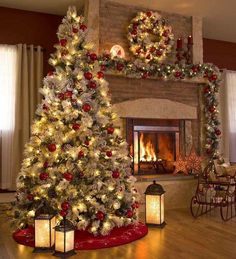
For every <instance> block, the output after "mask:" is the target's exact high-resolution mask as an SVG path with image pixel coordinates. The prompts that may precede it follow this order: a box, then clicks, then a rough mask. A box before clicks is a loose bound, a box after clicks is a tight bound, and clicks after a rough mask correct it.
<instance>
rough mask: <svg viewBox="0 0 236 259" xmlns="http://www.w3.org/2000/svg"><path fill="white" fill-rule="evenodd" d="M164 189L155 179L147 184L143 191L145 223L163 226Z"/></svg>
mask: <svg viewBox="0 0 236 259" xmlns="http://www.w3.org/2000/svg"><path fill="white" fill-rule="evenodd" d="M164 193H165V191H164V189H163V187H162V186H161V185H160V184H157V183H156V181H153V184H151V185H149V186H148V187H147V189H146V191H145V201H146V204H145V218H146V224H147V225H151V226H155V227H160V228H163V227H164V226H165V225H166V223H165V220H164Z"/></svg>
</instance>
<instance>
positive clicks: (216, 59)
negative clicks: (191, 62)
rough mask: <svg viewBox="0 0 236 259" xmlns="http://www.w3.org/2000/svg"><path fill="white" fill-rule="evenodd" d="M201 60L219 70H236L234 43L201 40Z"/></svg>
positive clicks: (235, 47) (235, 46) (235, 48)
mask: <svg viewBox="0 0 236 259" xmlns="http://www.w3.org/2000/svg"><path fill="white" fill-rule="evenodd" d="M203 59H204V62H208V63H214V64H215V65H217V66H218V67H219V68H222V69H223V68H227V69H229V70H236V43H233V42H227V41H220V40H211V39H203Z"/></svg>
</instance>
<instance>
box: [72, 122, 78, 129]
mask: <svg viewBox="0 0 236 259" xmlns="http://www.w3.org/2000/svg"><path fill="white" fill-rule="evenodd" d="M72 129H73V130H79V129H80V124H79V123H74V124H73V126H72Z"/></svg>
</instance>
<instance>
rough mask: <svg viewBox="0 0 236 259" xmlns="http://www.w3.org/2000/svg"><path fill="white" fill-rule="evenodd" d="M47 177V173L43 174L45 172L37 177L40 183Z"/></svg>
mask: <svg viewBox="0 0 236 259" xmlns="http://www.w3.org/2000/svg"><path fill="white" fill-rule="evenodd" d="M48 177H49V174H48V173H45V172H43V173H41V174H40V175H39V179H40V180H41V181H45V180H47V179H48Z"/></svg>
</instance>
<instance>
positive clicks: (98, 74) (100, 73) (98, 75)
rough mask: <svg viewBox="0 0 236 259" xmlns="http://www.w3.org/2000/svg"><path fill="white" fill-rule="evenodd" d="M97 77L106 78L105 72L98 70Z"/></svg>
mask: <svg viewBox="0 0 236 259" xmlns="http://www.w3.org/2000/svg"><path fill="white" fill-rule="evenodd" d="M97 78H99V79H101V78H104V73H103V72H102V71H99V72H97Z"/></svg>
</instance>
